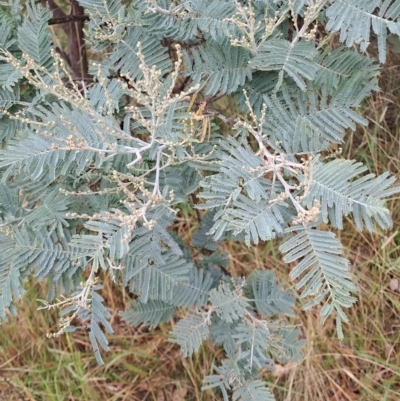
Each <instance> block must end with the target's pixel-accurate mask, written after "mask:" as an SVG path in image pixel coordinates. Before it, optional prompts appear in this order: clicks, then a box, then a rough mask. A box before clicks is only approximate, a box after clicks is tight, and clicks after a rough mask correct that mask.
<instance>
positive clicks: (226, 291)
mask: <svg viewBox="0 0 400 401" xmlns="http://www.w3.org/2000/svg"><path fill="white" fill-rule="evenodd" d="M209 298H210V302H211V304H212V305H213V307H214V308H215V312H216V314H217V315H218V316H219V317H220V318H221V319H222V320H225V321H226V322H227V323H231V322H233V321H235V320H239V319H240V317H241V316H243V315H244V314H245V310H246V309H247V308H248V306H249V304H248V300H247V299H246V298H245V297H244V296H243V295H242V290H241V289H240V288H232V286H231V285H230V284H228V283H224V284H220V285H219V287H218V288H213V289H212V290H211V291H210V295H209Z"/></svg>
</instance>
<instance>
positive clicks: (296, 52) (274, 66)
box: [251, 38, 319, 90]
mask: <svg viewBox="0 0 400 401" xmlns="http://www.w3.org/2000/svg"><path fill="white" fill-rule="evenodd" d="M315 54H316V52H315V48H314V45H313V44H312V43H309V42H307V41H300V42H297V43H291V42H289V41H287V40H285V39H275V38H274V39H269V40H267V41H266V42H265V43H263V44H262V45H261V46H260V47H259V51H258V54H257V55H256V56H255V57H254V58H253V59H251V66H252V68H254V69H257V70H259V71H278V73H279V79H278V82H277V88H279V87H280V85H281V84H282V82H283V79H284V77H285V74H287V75H288V76H289V77H291V78H292V79H293V80H294V81H295V82H296V84H297V85H298V87H299V88H300V89H301V90H305V89H306V82H305V79H308V80H313V79H314V78H315V74H316V73H317V71H318V69H319V66H318V64H317V63H316V62H315V61H314V56H315Z"/></svg>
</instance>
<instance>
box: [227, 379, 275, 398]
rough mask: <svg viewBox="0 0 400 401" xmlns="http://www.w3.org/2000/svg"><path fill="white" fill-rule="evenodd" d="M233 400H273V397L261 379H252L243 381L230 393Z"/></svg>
mask: <svg viewBox="0 0 400 401" xmlns="http://www.w3.org/2000/svg"><path fill="white" fill-rule="evenodd" d="M232 400H233V401H255V400H263V401H274V400H275V397H274V396H273V394H271V392H270V390H269V389H268V388H266V387H265V384H264V382H263V381H262V380H254V381H250V382H247V383H244V384H243V385H242V386H240V387H239V388H238V389H237V390H235V391H234V392H233V394H232Z"/></svg>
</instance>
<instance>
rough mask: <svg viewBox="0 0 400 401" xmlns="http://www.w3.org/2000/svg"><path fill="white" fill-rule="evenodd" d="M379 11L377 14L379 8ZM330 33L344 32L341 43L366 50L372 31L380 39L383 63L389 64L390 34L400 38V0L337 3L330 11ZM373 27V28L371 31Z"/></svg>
mask: <svg viewBox="0 0 400 401" xmlns="http://www.w3.org/2000/svg"><path fill="white" fill-rule="evenodd" d="M377 8H379V10H378V12H377V13H376V12H375V11H376V9H377ZM326 16H327V18H328V23H327V25H326V29H327V30H328V31H340V41H341V42H345V43H346V45H347V46H352V45H353V44H354V43H357V44H360V47H361V50H362V51H364V50H366V48H367V46H368V44H369V42H370V38H371V35H372V32H373V33H374V34H375V35H376V36H377V38H378V49H379V61H380V62H381V63H384V62H385V61H386V38H387V31H388V30H389V31H390V32H391V33H393V34H395V35H400V29H399V16H400V1H399V0H395V1H390V0H385V1H382V0H374V1H359V0H335V1H332V2H331V4H330V6H329V7H328V8H327V10H326ZM371 28H372V29H371Z"/></svg>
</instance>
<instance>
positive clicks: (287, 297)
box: [246, 270, 294, 317]
mask: <svg viewBox="0 0 400 401" xmlns="http://www.w3.org/2000/svg"><path fill="white" fill-rule="evenodd" d="M247 282H248V286H247V287H246V293H248V298H249V299H251V300H252V301H253V302H254V304H255V307H256V309H257V312H258V313H259V314H260V315H261V316H262V317H272V316H274V315H277V314H279V313H286V314H288V315H291V314H292V313H293V309H292V308H293V306H294V298H293V295H292V294H291V293H290V292H289V291H284V290H283V288H282V285H280V284H278V283H277V280H276V276H275V274H274V272H273V271H272V270H256V271H254V272H252V273H251V274H250V275H249V278H248V281H247Z"/></svg>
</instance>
